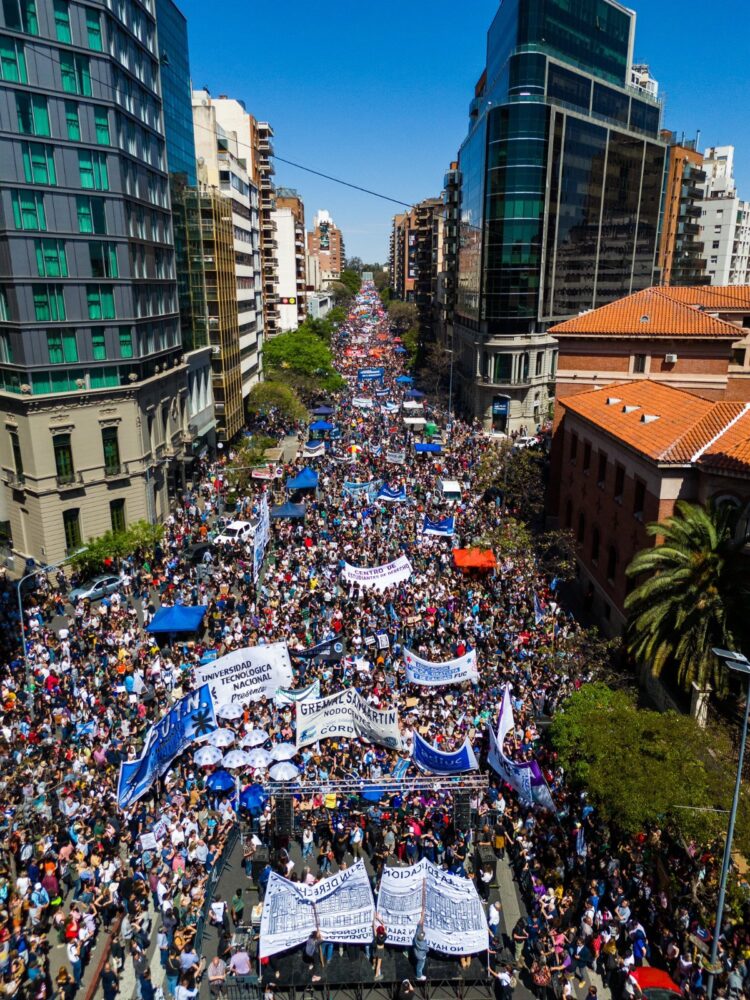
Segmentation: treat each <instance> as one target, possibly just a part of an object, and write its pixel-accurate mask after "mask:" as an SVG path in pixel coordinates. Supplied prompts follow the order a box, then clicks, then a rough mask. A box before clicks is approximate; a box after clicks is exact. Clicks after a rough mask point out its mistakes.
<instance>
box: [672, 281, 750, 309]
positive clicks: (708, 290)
mask: <svg viewBox="0 0 750 1000" xmlns="http://www.w3.org/2000/svg"><path fill="white" fill-rule="evenodd" d="M660 291H662V292H664V293H665V294H666V295H668V296H669V297H670V298H671V299H674V301H675V302H686V303H687V304H688V305H691V306H698V307H699V308H700V309H704V310H706V311H707V312H711V311H712V310H716V311H717V312H722V311H723V310H725V309H732V310H734V309H738V310H742V309H747V310H748V312H750V285H697V286H695V287H693V286H688V287H685V288H678V287H673V286H671V285H665V286H664V287H663V288H661V289H660Z"/></svg>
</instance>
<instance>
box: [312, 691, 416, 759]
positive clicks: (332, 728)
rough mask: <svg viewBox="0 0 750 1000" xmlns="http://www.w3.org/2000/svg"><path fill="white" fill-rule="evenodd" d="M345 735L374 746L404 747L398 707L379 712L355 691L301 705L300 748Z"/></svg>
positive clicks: (394, 748) (342, 692)
mask: <svg viewBox="0 0 750 1000" xmlns="http://www.w3.org/2000/svg"><path fill="white" fill-rule="evenodd" d="M337 736H342V737H344V738H346V739H361V738H362V737H364V738H365V739H368V740H370V742H371V743H379V744H380V745H381V746H384V747H390V748H391V749H392V750H399V749H400V748H401V732H400V730H399V725H398V712H397V711H396V709H395V708H386V709H378V708H373V706H372V705H371V704H370V703H369V702H367V701H365V699H364V698H362V697H361V696H360V695H359V694H358V693H357V692H356V691H354V690H352V689H351V688H349V689H347V690H346V691H339V693H338V694H332V695H329V696H328V697H327V698H319V699H318V700H317V701H298V702H297V747H298V748H300V747H306V746H309V745H310V744H311V743H317V742H318V740H330V739H333V738H334V737H337Z"/></svg>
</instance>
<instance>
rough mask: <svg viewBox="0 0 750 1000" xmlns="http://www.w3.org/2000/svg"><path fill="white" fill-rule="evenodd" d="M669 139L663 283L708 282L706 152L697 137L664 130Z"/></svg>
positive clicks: (661, 257)
mask: <svg viewBox="0 0 750 1000" xmlns="http://www.w3.org/2000/svg"><path fill="white" fill-rule="evenodd" d="M662 136H663V137H664V138H665V139H666V141H667V142H668V143H669V150H668V158H669V159H668V164H667V178H666V186H665V190H664V212H663V219H662V225H661V236H660V238H659V272H660V277H661V283H662V284H663V285H705V284H708V283H709V282H710V280H711V278H710V276H709V275H708V274H706V244H705V242H704V240H703V239H702V238H701V225H700V220H701V212H702V210H701V204H700V203H701V200H702V198H703V197H704V195H705V184H706V172H705V171H704V169H703V156H702V154H701V153H699V152H698V150H697V149H696V148H695V141H694V140H687V139H680V140H678V139H677V137H676V136H675V135H674V134H673V133H672V132H663V133H662Z"/></svg>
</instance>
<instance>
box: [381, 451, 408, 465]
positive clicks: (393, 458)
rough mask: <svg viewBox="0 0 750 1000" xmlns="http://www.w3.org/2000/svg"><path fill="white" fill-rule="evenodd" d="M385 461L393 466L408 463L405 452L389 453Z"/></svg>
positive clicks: (386, 454)
mask: <svg viewBox="0 0 750 1000" xmlns="http://www.w3.org/2000/svg"><path fill="white" fill-rule="evenodd" d="M385 460H386V462H389V463H390V464H391V465H403V464H404V463H405V462H406V452H405V451H387V452H386V453H385Z"/></svg>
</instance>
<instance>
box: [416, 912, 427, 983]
mask: <svg viewBox="0 0 750 1000" xmlns="http://www.w3.org/2000/svg"><path fill="white" fill-rule="evenodd" d="M412 948H413V949H414V974H415V976H416V978H417V981H418V982H420V983H424V982H426V980H427V976H426V975H425V974H424V967H425V963H426V961H427V955H428V954H429V951H430V946H429V945H428V944H427V935H426V934H425V932H424V920H420V922H419V923H418V924H417V929H416V931H415V932H414V940H413V942H412Z"/></svg>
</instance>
